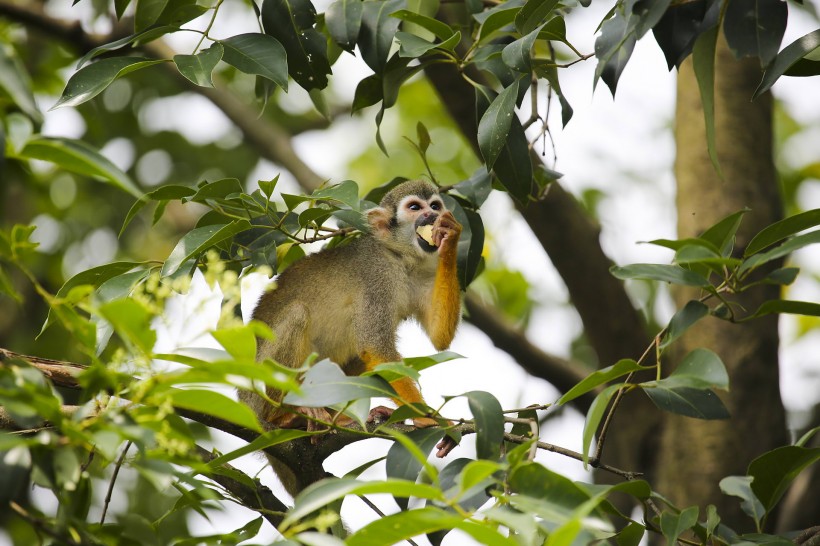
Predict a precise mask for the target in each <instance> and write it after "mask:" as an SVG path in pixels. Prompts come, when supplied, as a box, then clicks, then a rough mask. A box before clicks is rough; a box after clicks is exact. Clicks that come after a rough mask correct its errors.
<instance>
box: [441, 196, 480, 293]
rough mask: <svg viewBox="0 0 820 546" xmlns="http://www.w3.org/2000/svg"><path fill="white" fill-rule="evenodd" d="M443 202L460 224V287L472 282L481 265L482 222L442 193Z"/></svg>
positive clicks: (458, 258)
mask: <svg viewBox="0 0 820 546" xmlns="http://www.w3.org/2000/svg"><path fill="white" fill-rule="evenodd" d="M443 199H444V204H445V205H446V206H447V209H448V210H449V211H450V212H452V213H453V216H455V218H456V220H457V221H458V222H459V223H460V224H461V226H462V231H461V237H460V238H459V240H458V257H457V261H458V276H459V279H458V280H459V284H460V285H461V288H462V289H466V288H467V286H469V285H470V283H471V282H473V279H475V276H476V275H477V274H478V272H479V268H480V266H481V261H482V257H481V253H482V252H483V251H484V222H483V221H482V219H481V216H480V215H479V214H478V213H477V212H475V211H473V210H470V209H468V208H465V207H462V206H461V203H460V202H459V201H457V200H456V199H454V198H452V197H450V196H449V195H444V196H443Z"/></svg>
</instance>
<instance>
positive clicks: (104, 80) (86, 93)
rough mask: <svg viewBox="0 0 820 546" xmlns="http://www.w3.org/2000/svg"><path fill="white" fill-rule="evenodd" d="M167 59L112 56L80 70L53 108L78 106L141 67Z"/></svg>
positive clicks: (70, 79)
mask: <svg viewBox="0 0 820 546" xmlns="http://www.w3.org/2000/svg"><path fill="white" fill-rule="evenodd" d="M163 62H165V61H159V60H152V59H148V58H145V57H110V58H107V59H102V60H99V61H97V62H95V63H94V64H90V65H88V66H86V67H84V68H81V69H80V70H78V71H77V72H76V73H75V74H74V75H73V76H71V78H69V80H68V83H67V84H66V86H65V89H64V90H63V94H62V95H61V96H60V99H59V100H58V101H57V103H56V104H54V106H52V107H51V110H54V109H56V108H61V107H63V106H78V105H80V104H82V103H84V102H86V101H89V100H91V99H93V98H94V97H96V96H97V95H99V94H100V93H101V92H102V91H103V90H104V89H105V88H106V87H108V86H109V85H111V82H113V81H114V80H116V79H117V78H121V77H123V76H125V75H126V74H129V73H131V72H133V71H135V70H139V69H140V68H145V67H146V66H153V65H155V64H159V63H163Z"/></svg>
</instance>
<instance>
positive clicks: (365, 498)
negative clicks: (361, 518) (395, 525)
mask: <svg viewBox="0 0 820 546" xmlns="http://www.w3.org/2000/svg"><path fill="white" fill-rule="evenodd" d="M359 498H360V499H361V500H362V502H363V503H365V504H366V505H367V506H369V507H370V509H371V510H373V511H374V512H376V514H378V515H379V517H380V518H384V517H387V514H385V513H384V512H382V510H381V508H379V507H378V506H376V505H375V504H373V501H371V500H370V499H368V498H367V497H365V496H364V495H359ZM404 541H405V542H407V543H408V544H410V545H411V546H419V545H418V544H416V543H415V542H413V540H412V539H409V538H406V539H404Z"/></svg>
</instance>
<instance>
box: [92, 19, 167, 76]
mask: <svg viewBox="0 0 820 546" xmlns="http://www.w3.org/2000/svg"><path fill="white" fill-rule="evenodd" d="M176 30H179V26H177V25H165V26H155V27H152V28H149V29H147V30H144V31H142V32H137V33H136V34H131V35H129V36H126V37H124V38H120V39H118V40H114V41H113V42H108V43H107V44H103V45H100V46H97V47H95V48H94V49H92V50H90V51H89V52H88V53H86V54H85V55H83V56H82V57H80V60H79V61H77V69H78V70H79V69H80V68H82V67H83V66H85V64H86V63H88V61H90V60H91V59H93V58H95V57H98V56H100V55H102V54H103V53H108V52H110V51H115V50H117V49H120V48H123V47H125V46H127V45H130V44H135V45H136V44H145V43H148V42H150V41H152V40H155V39H157V38H159V37H160V36H163V35H165V34H168V33H170V32H174V31H176Z"/></svg>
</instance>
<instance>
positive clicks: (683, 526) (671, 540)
mask: <svg viewBox="0 0 820 546" xmlns="http://www.w3.org/2000/svg"><path fill="white" fill-rule="evenodd" d="M697 522H698V507H697V506H690V507H689V508H686V509H684V510H682V511H681V512H680V513H679V514H673V513H672V512H670V511H668V510H666V511H664V512H663V513H662V514H661V532H662V533H663V536H664V538H666V543H667V544H675V543H677V541H678V537H680V536H681V534H682V533H683V532H684V531H686V530H687V529H691V528H692V527H694V526H695V525H696V524H697Z"/></svg>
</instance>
